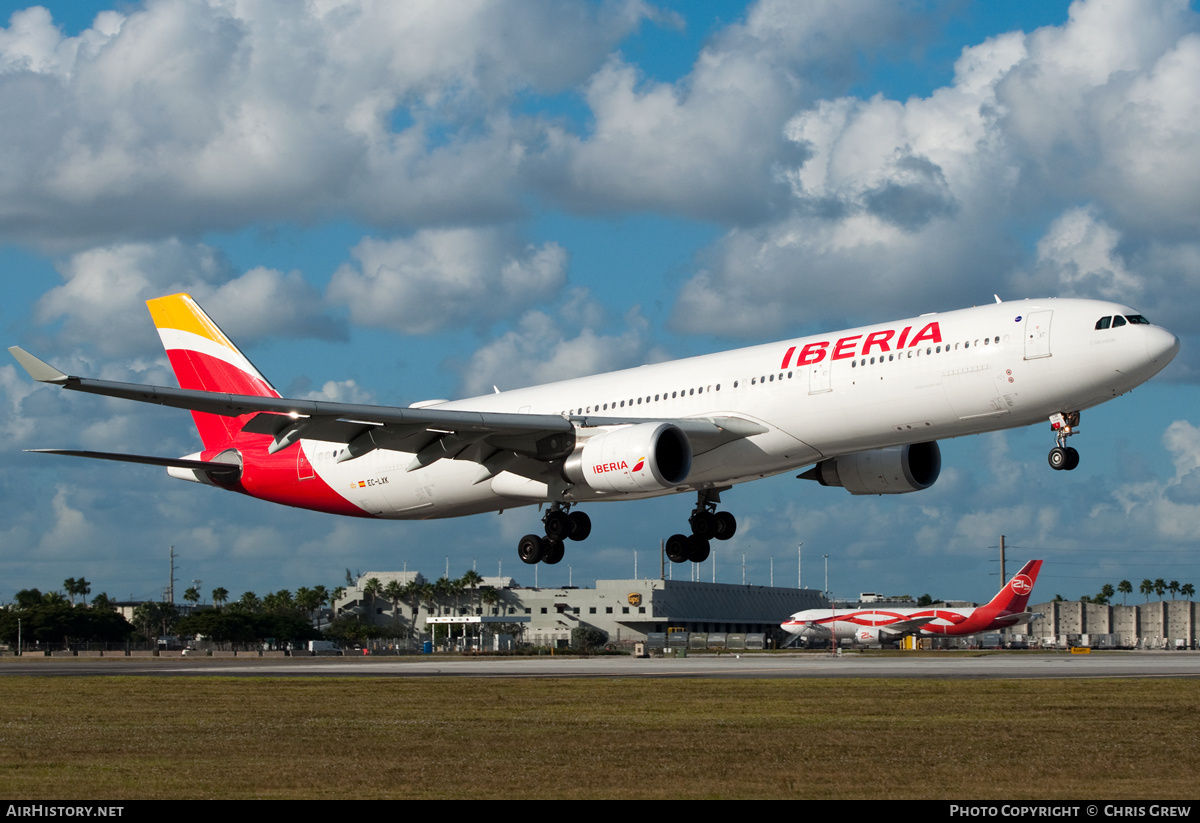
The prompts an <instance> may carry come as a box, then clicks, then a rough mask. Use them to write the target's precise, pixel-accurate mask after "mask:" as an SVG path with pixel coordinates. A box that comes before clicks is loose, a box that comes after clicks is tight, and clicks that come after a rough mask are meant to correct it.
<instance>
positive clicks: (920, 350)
mask: <svg viewBox="0 0 1200 823" xmlns="http://www.w3.org/2000/svg"><path fill="white" fill-rule="evenodd" d="M147 305H148V306H149V307H150V314H151V316H152V317H153V319H154V324H155V326H156V327H157V328H158V333H159V336H160V337H161V338H162V343H163V346H164V347H165V348H166V351H167V356H168V358H169V359H170V361H171V366H172V368H173V369H174V371H175V376H176V378H177V379H178V381H179V385H180V388H169V387H162V386H142V385H136V384H130V383H117V382H112V381H108V380H96V379H92V378H86V377H73V376H69V375H66V374H63V373H62V372H60V371H59V370H58V369H56V368H54V367H53V366H50V365H48V364H47V363H44V362H42V361H41V360H38V359H37V358H36V357H34V356H33V355H31V354H29V353H28V352H26V351H24V350H23V349H21V348H19V347H16V346H14V347H12V348H10V349H9V351H10V352H11V353H12V354H13V356H14V357H15V358H16V359H17V361H18V362H19V363H20V364H21V365H22V366H23V367H24V368H25V370H26V371H28V372H29V374H30V376H31V377H33V378H34V379H35V380H39V381H41V382H43V383H55V384H58V385H60V386H62V387H63V388H65V389H72V390H75V391H83V392H91V393H93V394H100V395H107V396H110V397H121V398H126V399H129V400H138V401H141V402H146V403H157V404H160V405H164V406H173V407H176V408H183V409H189V410H190V411H191V412H192V416H193V418H194V419H195V421H196V427H197V429H198V430H199V434H200V439H201V441H202V442H203V444H204V448H203V450H201V451H199V452H197V453H195V454H192V455H188V456H187V457H183V458H161V457H146V456H141V455H126V454H109V453H103V452H87V451H76V450H65V449H53V450H46V451H51V452H53V453H56V454H71V455H77V456H83V457H98V458H103V459H109V460H120V461H127V462H133V463H148V464H151V465H157V466H165V467H166V468H167V470H168V473H169V474H170V475H171V476H172V477H178V478H182V479H185V480H192V481H195V482H198V483H207V484H209V485H213V486H217V487H220V488H225V489H230V490H233V491H239V492H242V493H243V494H248V495H250V496H252V497H258V498H261V499H263V500H269V501H272V502H275V503H283V504H285V505H289V506H297V507H300V508H306V509H315V510H317V511H323V512H331V513H334V514H345V515H354V516H358V517H381V518H397V519H414V520H421V519H430V518H439V517H457V516H459V515H468V514H476V513H479V512H489V511H502V510H504V509H510V508H514V507H517V506H526V505H542V504H547V505H548V508H547V511H546V512H545V514H544V516H543V517H542V523H543V525H544V527H545V528H544V531H545V535H544V536H542V535H538V534H528V535H526V536H525V537H523V538H521V541H520V543H519V545H518V552H519V554H520V556H521V559H522V560H524V561H525V562H526V563H537V562H539V561H544V562H546V563H557V562H559V561H560V560H561V559H562V557H563V542H564V540H566V539H572V540H583V539H584V538H586V537H587V536H588V533H589V532H590V531H591V521H590V520H589V519H588V517H587V515H586V514H584V513H583V512H582V511H572V508H574V507H575V506H577V505H578V504H580V503H591V502H593V501H601V500H633V499H639V498H646V497H655V496H659V495H666V494H678V493H681V492H682V493H686V492H692V493H694V494H695V495H696V506H695V508H694V509H693V511H692V514H691V518H690V519H689V521H688V522H689V525H690V527H691V528H690V531H691V533H690V534H688V535H683V534H676V535H674V536H672V537H671V538H670V539H669V540H668V541H667V544H666V552H667V556H668V557H670V559H671V560H672V561H674V562H684V561H688V560H691V561H695V562H699V561H702V560H704V559H706V558H707V557H708V554H709V541H710V539H718V540H724V539H728V538H729V537H732V536H733V533H734V530H735V529H736V527H737V521H736V520H735V519H734V517H733V515H732V514H730V513H729V512H727V511H717V504H718V503H719V502H720V494H721V492H723V491H726V490H728V489H729V488H731V487H732V486H734V485H735V484H738V483H745V482H746V481H749V480H757V479H758V478H761V477H767V476H770V475H775V474H780V473H782V472H786V471H791V470H794V469H797V468H801V467H804V466H811V467H812V468H810V469H809V470H808V471H805V472H804V473H802V474H800V475H799V477H801V478H804V479H808V480H815V481H817V482H818V483H820V484H821V485H823V486H841V487H843V488H845V489H846V490H847V491H849V492H850V493H851V494H902V493H905V492H913V491H919V490H921V489H927V488H929V487H930V486H931V485H933V483H934V481H935V480H937V477H938V473H939V472H940V470H941V455H940V452H939V450H938V445H937V441H938V440H940V439H943V438H948V437H960V436H962V435H967V434H978V433H980V432H988V431H996V430H998V429H1011V428H1015V427H1018V426H1027V425H1030V424H1033V423H1037V422H1039V421H1049V422H1050V424H1051V429H1052V433H1053V436H1054V439H1055V446H1054V448H1052V449H1051V450H1050V458H1049V459H1050V465H1051V466H1052V467H1053V468H1055V469H1073V468H1075V466H1076V465H1077V464H1078V462H1079V454H1078V452H1077V451H1076V450H1075V449H1073V448H1071V447H1069V446H1067V445H1066V443H1067V437H1068V436H1070V435H1073V434H1076V433H1077V429H1078V426H1079V412H1080V410H1082V409H1087V408H1090V407H1092V406H1095V405H1098V404H1100V403H1103V402H1104V401H1106V400H1110V399H1112V398H1114V397H1117V396H1118V395H1121V394H1124V393H1125V392H1128V391H1130V390H1131V389H1133V388H1134V387H1135V386H1138V385H1140V384H1142V383H1143V382H1145V381H1146V380H1149V379H1150V378H1151V377H1152V376H1154V375H1155V374H1157V373H1158V372H1159V371H1161V370H1162V369H1163V368H1164V367H1165V366H1166V365H1167V364H1168V363H1170V362H1171V359H1172V358H1173V357H1174V356H1175V353H1176V352H1177V351H1178V350H1179V340H1178V338H1177V337H1176V336H1175V335H1173V334H1171V332H1169V331H1167V330H1166V329H1163V328H1161V327H1159V326H1154V325H1152V324H1150V323H1149V322H1148V321H1147V320H1146V319H1145V318H1143V317H1142V316H1141V315H1140V314H1138V313H1137V312H1136V311H1134V310H1133V309H1131V308H1129V307H1128V306H1122V305H1119V304H1116V303H1107V302H1100V301H1095V300H1075V299H1048V300H1029V301H1023V302H1017V303H1003V302H1000V300H999V298H997V301H996V303H994V304H988V305H985V306H979V307H976V308H971V309H963V310H960V311H953V312H948V313H942V314H929V315H922V316H921V317H917V318H913V319H909V320H899V321H896V322H892V323H883V324H879V325H872V326H863V327H861V328H857V329H848V330H846V331H840V332H834V333H831V334H822V335H817V336H814V337H805V338H800V339H797V340H786V341H784V342H782V343H772V344H767V345H761V346H753V347H750V348H744V349H737V350H734V351H727V352H721V353H719V354H709V355H704V356H701V357H693V358H689V359H686V360H677V361H674V362H669V363H658V364H655V365H649V366H641V367H640V368H635V369H626V370H624V371H618V372H611V373H609V374H599V375H594V376H592V377H581V378H577V379H574V380H565V381H563V382H560V383H550V384H547V385H544V386H534V387H531V388H526V389H518V390H515V391H507V392H500V391H497V392H496V393H495V394H491V395H486V396H483V397H474V398H471V399H468V400H457V401H453V402H448V401H442V400H436V401H425V402H422V403H414V404H413V405H412V406H409V407H407V408H395V407H387V406H365V405H353V404H346V403H326V402H322V401H316V400H294V399H287V398H284V397H281V396H280V395H279V393H278V392H277V391H275V389H274V388H273V387H272V386H271V384H270V383H269V382H268V381H267V379H266V378H265V377H263V376H262V375H261V374H260V373H259V372H258V370H257V369H256V368H255V367H254V366H253V365H252V364H251V363H250V361H249V360H248V359H246V357H245V356H244V355H243V354H242V353H241V352H240V351H239V350H238V349H237V347H236V346H235V345H234V344H233V343H232V342H230V340H229V338H228V337H226V336H225V335H224V334H223V333H222V332H221V330H220V329H219V328H218V327H217V325H216V324H215V323H214V322H213V321H212V320H210V319H209V317H208V315H206V314H205V313H204V311H203V310H202V309H201V308H200V307H199V306H198V305H197V304H196V303H195V301H193V300H192V298H191V297H189V296H188V295H186V294H176V295H171V296H169V297H160V298H157V299H154V300H150V301H148V303H147Z"/></svg>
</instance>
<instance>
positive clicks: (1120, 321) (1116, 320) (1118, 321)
mask: <svg viewBox="0 0 1200 823" xmlns="http://www.w3.org/2000/svg"><path fill="white" fill-rule="evenodd" d="M1124 325H1125V318H1124V317H1122V316H1121V315H1119V314H1118V315H1116V316H1115V317H1113V328H1114V329H1115V328H1116V327H1117V326H1124Z"/></svg>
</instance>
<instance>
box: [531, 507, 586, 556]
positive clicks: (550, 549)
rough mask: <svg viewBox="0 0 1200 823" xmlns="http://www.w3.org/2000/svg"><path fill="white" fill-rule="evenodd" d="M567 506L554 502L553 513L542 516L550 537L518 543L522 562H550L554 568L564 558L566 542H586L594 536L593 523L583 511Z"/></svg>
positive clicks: (547, 534) (535, 538)
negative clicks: (569, 540)
mask: <svg viewBox="0 0 1200 823" xmlns="http://www.w3.org/2000/svg"><path fill="white" fill-rule="evenodd" d="M569 509H570V506H569V505H568V504H566V503H553V504H551V506H550V509H549V511H547V512H546V513H545V514H544V515H542V525H543V526H544V527H545V529H546V536H545V537H539V536H538V535H536V534H527V535H525V536H524V537H522V538H521V541H520V542H519V543H517V554H519V555H520V556H521V560H522V561H524V562H526V563H529V564H533V563H548V564H550V565H554V564H555V563H557V562H559V561H560V560H562V559H563V554H564V553H565V550H564V549H563V541H564V540H567V539H571V540H585V539H587V536H588V535H589V534H591V533H592V520H591V518H590V517H588V516H587V515H586V514H584V513H583V512H572V511H569Z"/></svg>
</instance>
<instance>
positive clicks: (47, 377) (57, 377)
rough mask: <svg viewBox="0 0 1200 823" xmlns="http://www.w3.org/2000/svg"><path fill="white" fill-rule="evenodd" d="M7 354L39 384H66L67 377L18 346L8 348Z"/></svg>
mask: <svg viewBox="0 0 1200 823" xmlns="http://www.w3.org/2000/svg"><path fill="white" fill-rule="evenodd" d="M8 353H9V354H11V355H12V356H13V357H14V358H16V361H17V362H18V363H20V364H21V368H23V369H25V371H27V372H29V376H30V377H32V378H33V379H34V380H36V381H38V382H39V383H66V382H67V376H66V375H65V374H63V373H62V372H60V371H59V370H58V369H56V368H54V367H53V366H51V365H50V364H49V363H43V362H42V361H41V360H38V359H37V358H36V357H34V356H33V355H32V354H30V353H29V352H27V351H25V350H24V349H23V348H21V347H20V346H9V347H8Z"/></svg>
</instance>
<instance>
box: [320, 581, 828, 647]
mask: <svg viewBox="0 0 1200 823" xmlns="http://www.w3.org/2000/svg"><path fill="white" fill-rule="evenodd" d="M372 578H374V579H376V580H378V581H380V583H381V584H382V585H383V586H385V587H386V586H387V584H388V582H389V581H391V580H397V581H398V582H399V583H400V584H401V585H404V584H406V583H409V582H410V581H416V582H417V583H418V584H420V583H422V582H424V580H425V578H424V577H422V576H421V574H420V572H367V573H365V574H362V575H361V576H360V577H359V579H358V582H357V585H355V586H353V587H351V588H348V589H347V590H346V593H345V596H344V597H343V598H342V599H341V600H338V601H337V602H336V603H335V604H334V609H335V611H336V612H337V613H339V614H347V613H351V614H358V615H361V616H362V617H363V618H364V619H369V620H371V621H372V622H373V623H374V624H376V625H378V626H381V627H392V628H393V629H396V628H399V630H400V631H404V632H407V633H408V634H407V635H406V636H408V637H411V638H413V639H418V638H426V637H428V635H429V626H430V625H437V624H451V625H459V624H463V625H468V626H474V627H475V628H473V629H471V630H469V632H468V633H469V634H476V630H482V631H483V632H484V633H485V634H487V633H488V632H489V631H491V632H492V633H495V634H499V633H504V634H511V635H516V636H518V637H519V639H520V640H521V641H522V642H524V643H528V644H532V645H534V646H545V647H550V648H562V647H565V646H566V645H568V644H569V642H570V639H571V631H572V630H573V629H575V628H578V627H594V628H597V629H600V630H601V631H603V632H605V633H606V634H607V635H608V638H609V643H610V644H612V645H617V646H622V647H624V646H632V644H634V643H636V642H642V641H646V640H647V639H653V638H654V637H655V636H656V635H666V634H671V633H678V632H688V633H691V634H704V635H710V636H716V635H725V636H726V637H727V640H726V641H723V642H728V641H729V640H732V641H733V642H734V643H736V642H737V640H736V638H738V637H742V636H745V635H763V637H764V643H765V646H766V647H767V648H777V647H778V646H779V645H781V644H782V641H783V640H784V638H785V635H784V634H783V632H782V630H781V629H780V627H779V624H780V623H781V622H782V621H783V620H784V619H786V618H787V616H788V615H790V614H792V613H793V612H797V611H799V610H801V609H817V608H826V607H827V603H828V601H827V600H826V599H825V596H824V594H823V593H822V592H820V591H814V590H812V589H796V588H783V587H778V586H774V587H773V586H749V585H746V586H743V585H736V584H729V583H700V582H693V581H686V580H664V579H657V578H650V579H631V580H597V581H596V584H595V586H594V587H592V588H582V587H564V588H543V587H536V588H525V587H522V586H520V585H518V584H517V583H516V581H514V580H513V579H512V578H497V577H485V578H482V582H481V583H480V584H479V586H478V587H477V588H476V589H474V590H466V591H462V592H460V593H458V594H457V596H456V597H453V598H449V599H446V598H443V599H439V600H436V601H433V602H428V603H424V602H420V601H416V602H405V601H401V602H400V603H399V604H398V607H396V606H395V605H394V604H393V603H391V602H390V601H388V600H385V599H383V598H382V597H379V596H376V597H374V598H372V597H371V596H370V595H369V594H367V592H366V591H365V588H364V587H365V586H366V584H367V581H368V580H371V579H372ZM485 589H486V590H489V594H488V595H487V596H486V597H485V596H483V595H482V592H483V591H485ZM491 592H494V593H491ZM489 626H490V627H493V628H491V629H489ZM714 642H715V641H714ZM722 647H724V646H722Z"/></svg>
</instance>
